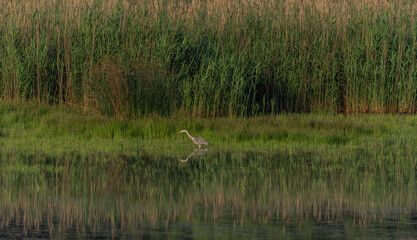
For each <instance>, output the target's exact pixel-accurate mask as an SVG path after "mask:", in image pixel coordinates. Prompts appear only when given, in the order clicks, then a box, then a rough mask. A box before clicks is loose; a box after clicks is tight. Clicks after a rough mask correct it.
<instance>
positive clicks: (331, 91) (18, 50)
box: [0, 0, 417, 118]
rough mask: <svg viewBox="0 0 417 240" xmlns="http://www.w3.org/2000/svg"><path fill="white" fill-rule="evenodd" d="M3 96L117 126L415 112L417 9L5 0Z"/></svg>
mask: <svg viewBox="0 0 417 240" xmlns="http://www.w3.org/2000/svg"><path fill="white" fill-rule="evenodd" d="M0 6H2V7H1V10H0V19H1V21H0V22H1V23H0V32H1V33H2V34H1V36H0V43H1V46H2V47H1V48H0V81H1V82H0V83H1V84H0V97H1V98H2V99H3V100H5V101H11V102H14V101H18V100H22V99H25V100H31V101H32V100H35V101H37V102H41V103H53V104H61V105H69V106H74V107H76V108H78V109H84V110H86V111H89V112H94V113H99V114H102V115H108V116H117V117H120V118H141V117H142V116H144V115H149V114H152V113H157V114H159V115H164V116H169V115H172V114H175V113H177V112H182V113H183V114H185V115H188V116H194V117H204V116H209V117H219V116H221V117H224V116H253V115H257V114H263V113H277V112H316V111H323V110H324V111H328V112H346V113H363V112H367V113H368V112H373V113H385V112H412V113H414V112H415V111H416V98H417V92H416V89H417V88H416V84H417V82H416V81H417V75H416V73H417V71H416V66H417V65H416V62H417V61H416V55H417V54H416V51H417V50H416V46H417V27H416V24H415V23H416V16H417V15H416V14H415V13H416V3H415V2H413V1H408V0H398V1H380V2H377V3H376V2H375V1H373V0H365V1H359V0H354V1H330V2H329V1H327V0H317V1H313V0H308V1H301V0H269V1H257V0H245V1H238V2H236V1H217V0H207V1H193V0H191V1H189V0H180V1H164V0H152V1H144V0H139V1H128V0H110V1H106V2H103V1H99V0H90V1H80V0H76V1H68V0H53V1H46V0H40V1H30V2H28V1H14V2H10V1H7V0H1V1H0Z"/></svg>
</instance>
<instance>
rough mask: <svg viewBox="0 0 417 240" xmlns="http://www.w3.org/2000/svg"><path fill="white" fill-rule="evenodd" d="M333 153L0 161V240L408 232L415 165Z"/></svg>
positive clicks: (23, 157) (415, 195)
mask: <svg viewBox="0 0 417 240" xmlns="http://www.w3.org/2000/svg"><path fill="white" fill-rule="evenodd" d="M196 150H197V149H196ZM196 150H194V151H193V152H192V153H191V154H194V155H193V156H201V155H203V154H205V153H207V151H208V150H207V151H196ZM201 150H203V149H201ZM200 153H201V154H200ZM191 154H190V155H191ZM197 154H200V155H197ZM338 154H340V155H336V156H332V157H338V158H337V159H339V160H332V161H327V160H326V159H324V158H318V157H317V156H316V155H314V154H312V153H305V152H304V153H289V152H280V153H275V154H273V155H260V154H257V153H233V152H215V153H214V152H211V153H210V154H208V155H205V156H204V158H207V160H208V161H188V164H182V163H181V162H179V161H178V160H177V159H176V158H171V157H158V158H156V157H153V156H152V155H147V154H143V153H138V155H137V156H126V155H123V154H120V155H116V156H109V155H102V154H94V155H89V156H82V155H80V154H77V153H68V154H65V155H62V156H44V155H42V154H38V155H24V154H17V153H13V154H7V155H4V154H3V155H0V158H1V161H0V172H1V178H0V227H1V228H0V229H1V230H0V237H4V238H11V237H13V236H17V237H45V236H46V237H60V236H71V235H79V236H84V237H85V238H90V237H105V238H108V237H115V238H132V237H133V238H147V237H150V238H152V237H157V236H175V237H178V238H201V237H205V238H218V237H224V238H231V239H241V238H259V237H262V238H274V239H275V238H287V237H288V238H293V237H296V238H314V237H320V236H325V237H327V236H328V238H341V237H345V238H349V237H351V236H355V237H361V236H362V237H365V236H367V235H366V234H365V233H366V232H368V233H371V234H373V235H372V236H374V237H380V236H386V235H387V234H388V235H391V236H393V235H395V236H399V237H409V236H414V235H415V234H417V230H416V228H415V226H416V225H415V220H414V219H415V215H416V214H415V207H416V200H417V193H416V192H417V189H416V188H415V184H416V180H415V168H413V164H414V163H413V162H412V161H406V160H404V161H403V160H401V159H399V160H398V161H395V162H393V161H390V160H389V159H388V160H387V161H385V160H384V158H382V159H381V160H379V162H378V165H370V163H369V162H371V161H370V160H369V159H365V157H366V158H368V157H369V155H367V154H363V152H361V151H358V152H356V153H355V152H349V153H338ZM190 155H189V156H188V159H189V158H190ZM353 156H357V157H358V158H357V159H358V160H357V161H356V162H349V161H346V159H345V157H346V158H348V159H353V158H352V157H353ZM191 157H192V156H191ZM378 157H379V156H378ZM398 169H401V171H399V170H398ZM10 234H14V235H10ZM19 234H20V235H19ZM362 234H364V235H362Z"/></svg>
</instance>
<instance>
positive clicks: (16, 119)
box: [0, 104, 417, 156]
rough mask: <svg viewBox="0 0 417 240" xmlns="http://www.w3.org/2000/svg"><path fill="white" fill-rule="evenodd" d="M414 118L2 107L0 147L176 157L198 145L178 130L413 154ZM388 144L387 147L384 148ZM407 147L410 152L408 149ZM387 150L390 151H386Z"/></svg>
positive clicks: (268, 146)
mask: <svg viewBox="0 0 417 240" xmlns="http://www.w3.org/2000/svg"><path fill="white" fill-rule="evenodd" d="M416 122H417V119H416V117H415V116H406V115H391V114H387V115H355V116H350V117H348V118H345V117H343V116H340V115H338V116H334V115H328V114H280V115H276V116H262V117H253V118H216V119H201V118H192V117H188V118H184V117H180V116H171V117H150V118H143V119H141V120H121V119H117V118H106V117H101V116H97V115H92V114H87V113H84V112H82V111H79V110H74V109H72V108H69V107H60V106H50V105H39V104H15V105H11V104H8V105H0V138H1V141H0V149H1V150H2V151H7V152H10V151H12V152H19V151H25V152H46V153H51V154H54V155H56V154H60V153H68V152H72V151H76V152H83V153H88V154H90V153H100V152H103V153H109V154H117V153H124V154H128V155H129V154H130V155H132V154H133V155H135V154H138V153H144V152H146V153H148V154H156V155H166V156H176V155H178V154H184V153H187V152H190V151H192V150H193V149H194V148H195V147H196V145H195V144H194V143H193V142H192V141H191V140H190V139H189V138H188V137H187V136H186V135H185V134H178V131H179V130H182V129H187V130H189V131H190V133H191V134H192V135H194V136H199V137H203V138H205V139H207V140H209V141H210V142H212V145H211V146H209V148H210V150H213V151H241V152H248V151H254V152H259V153H265V154H273V153H274V152H275V153H276V152H287V153H296V152H304V153H313V154H315V153H326V152H335V151H339V152H340V151H342V152H343V151H349V150H357V149H375V151H379V150H381V149H386V150H387V149H389V150H390V151H392V152H393V153H395V154H397V153H398V151H403V150H404V151H406V153H405V154H412V151H411V150H412V149H415V146H414V145H415V144H416V143H417V137H415V136H417V134H416V133H417V129H416ZM387 147H389V148H387ZM409 150H410V151H409ZM387 151H388V150H387Z"/></svg>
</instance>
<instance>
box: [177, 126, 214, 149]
mask: <svg viewBox="0 0 417 240" xmlns="http://www.w3.org/2000/svg"><path fill="white" fill-rule="evenodd" d="M183 132H185V133H186V134H187V135H188V137H189V138H191V140H193V142H194V143H195V144H197V145H198V148H201V145H210V142H209V141H207V140H206V139H203V138H200V137H193V136H191V135H190V134H189V133H188V131H187V130H181V131H179V132H178V133H183Z"/></svg>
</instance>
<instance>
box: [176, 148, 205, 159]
mask: <svg viewBox="0 0 417 240" xmlns="http://www.w3.org/2000/svg"><path fill="white" fill-rule="evenodd" d="M208 152H209V149H208V148H196V149H194V151H192V152H191V153H190V154H189V155H188V156H187V158H186V159H179V160H180V161H181V162H187V161H188V159H190V158H191V157H199V156H202V155H204V154H206V153H208Z"/></svg>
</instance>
